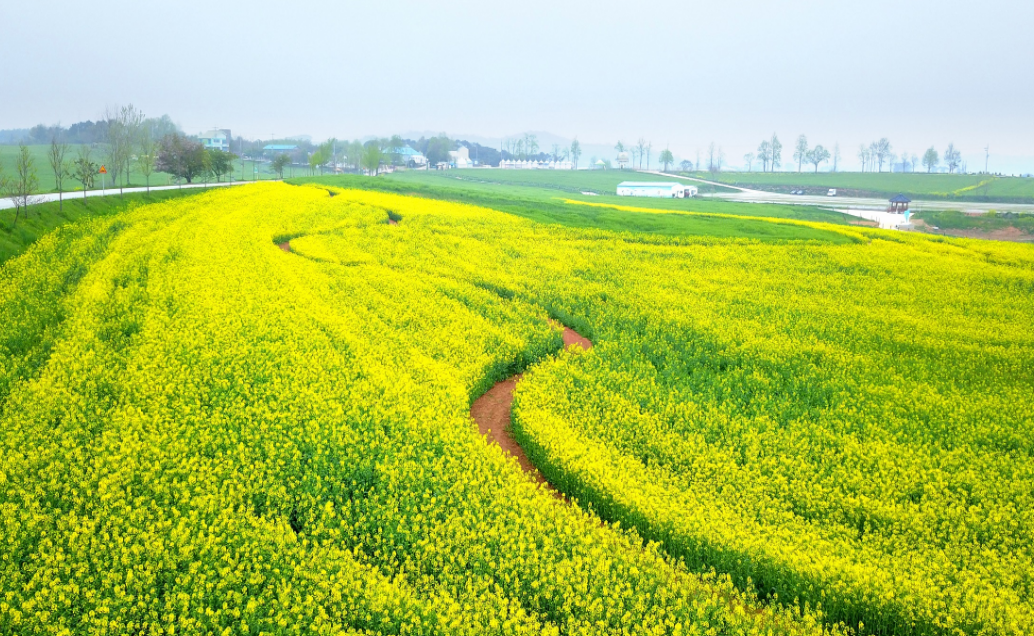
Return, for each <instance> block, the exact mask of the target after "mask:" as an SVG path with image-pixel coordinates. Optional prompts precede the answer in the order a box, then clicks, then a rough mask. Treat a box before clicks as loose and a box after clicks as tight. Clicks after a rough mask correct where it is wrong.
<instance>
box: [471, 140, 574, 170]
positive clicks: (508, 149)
mask: <svg viewBox="0 0 1034 636" xmlns="http://www.w3.org/2000/svg"><path fill="white" fill-rule="evenodd" d="M461 143H463V145H467V142H461ZM480 148H484V146H481V147H480ZM581 158H582V144H581V142H579V141H578V138H577V137H575V139H574V140H573V141H572V142H571V145H570V146H563V145H561V144H558V143H555V144H553V145H552V146H550V148H549V150H548V151H540V150H539V140H538V136H537V135H534V134H532V133H525V134H524V135H523V136H521V137H514V138H512V139H506V140H504V141H503V144H502V149H501V150H500V151H499V159H500V160H507V161H554V162H559V161H568V160H570V161H571V164H572V167H573V168H574V169H576V170H577V169H578V162H579V161H580V160H581ZM480 163H483V164H487V165H499V161H498V160H496V161H491V160H487V161H486V160H485V157H480Z"/></svg>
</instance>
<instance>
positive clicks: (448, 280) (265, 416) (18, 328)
mask: <svg viewBox="0 0 1034 636" xmlns="http://www.w3.org/2000/svg"><path fill="white" fill-rule="evenodd" d="M388 210H392V211H395V212H397V213H400V214H402V215H404V216H405V219H406V220H405V222H404V225H400V226H397V227H394V226H389V225H387V224H386V223H385V221H386V219H387V211H388ZM409 226H412V227H409ZM511 234H512V236H513V239H514V240H513V241H510V239H508V238H507V237H508V236H510V235H511ZM580 236H581V235H579V234H577V233H569V234H567V235H566V239H564V237H563V236H561V235H559V234H557V233H555V232H553V231H552V230H550V229H548V228H544V227H541V226H535V225H533V224H531V223H530V222H526V221H521V220H518V219H515V218H513V217H510V216H507V215H504V214H501V213H497V212H492V211H488V210H479V209H476V208H470V207H463V206H455V205H451V204H447V203H436V202H430V201H422V200H417V199H405V198H401V197H388V196H384V195H374V194H370V193H363V192H345V193H341V194H340V195H339V196H335V197H330V196H328V192H327V191H326V190H324V189H316V188H309V187H293V186H288V185H283V184H260V185H255V186H247V187H239V188H234V189H227V190H221V191H218V192H210V193H205V194H202V195H198V196H196V197H191V198H187V199H177V200H174V201H170V202H167V203H162V204H155V205H151V206H147V207H142V208H138V209H135V210H132V211H129V212H126V213H124V214H120V215H118V216H116V217H111V218H104V219H95V220H92V221H90V222H86V223H83V224H79V225H75V226H70V227H66V228H63V229H61V230H59V231H57V232H55V233H53V234H51V235H49V236H47V237H46V238H44V239H43V240H41V241H40V242H39V243H37V244H36V245H34V246H33V247H32V248H31V249H30V250H29V251H28V252H26V253H25V254H24V255H22V256H20V257H18V258H15V259H12V260H11V261H8V262H7V263H5V264H4V265H3V266H2V268H0V633H2V634H127V633H139V634H183V633H187V634H193V633H203V634H301V633H316V634H470V635H475V634H600V633H612V634H655V635H658V636H659V635H662V634H758V635H761V634H809V635H811V634H814V635H819V634H824V633H831V632H834V633H835V632H839V631H841V630H840V628H836V627H829V626H828V624H827V619H826V618H825V617H824V616H823V615H821V613H818V612H815V611H814V610H808V611H800V610H797V609H792V608H790V609H785V608H780V607H778V606H771V607H769V606H768V605H766V604H763V603H761V602H760V601H758V600H757V599H755V598H753V597H752V596H751V595H750V594H749V593H743V592H741V591H738V590H737V589H736V588H735V587H734V586H733V584H732V582H731V580H730V579H729V578H728V577H723V576H720V575H717V574H713V573H702V574H700V573H693V572H691V571H690V570H689V569H688V568H687V567H686V566H685V565H684V564H682V563H681V562H680V561H679V560H678V559H673V558H671V557H669V556H667V555H666V554H664V553H663V552H662V551H660V550H659V548H658V546H657V545H656V544H650V545H645V546H644V544H643V543H642V541H641V539H640V538H639V537H638V536H637V535H636V534H635V533H634V532H632V531H628V530H622V529H620V528H616V527H612V526H604V525H601V524H600V523H599V520H598V518H597V517H595V516H594V515H591V514H590V513H588V512H585V511H583V510H581V509H580V508H578V507H576V506H570V505H567V504H564V503H563V502H558V501H557V500H556V499H555V498H554V497H553V496H551V495H550V494H549V493H548V492H546V491H545V490H544V489H543V488H541V487H540V486H538V485H536V484H534V483H533V482H532V481H531V480H530V479H528V478H527V477H526V476H525V475H524V474H522V473H521V472H520V470H519V469H518V468H517V465H516V462H515V461H514V460H512V459H511V458H508V457H507V456H505V455H503V454H502V453H501V452H500V451H499V449H498V448H496V447H493V446H490V445H488V443H487V442H486V441H485V440H484V439H483V438H482V437H480V436H479V435H478V434H477V432H476V428H475V427H474V426H473V422H472V421H471V420H470V418H469V408H470V404H471V401H472V400H473V398H474V397H476V396H477V395H479V394H481V393H482V392H484V391H485V390H486V389H487V388H488V387H489V386H490V385H491V384H492V382H494V381H495V380H498V379H502V378H504V377H507V376H509V375H511V374H512V373H513V372H515V371H517V370H520V369H522V368H524V367H526V366H528V365H530V364H532V363H536V362H538V361H540V360H543V359H546V358H548V357H549V356H550V355H551V354H553V353H555V352H557V351H558V350H559V349H560V347H561V338H560V334H559V332H558V331H556V330H555V329H554V328H553V327H551V326H550V325H549V323H548V322H547V321H546V320H545V318H546V317H547V310H546V309H545V308H544V307H543V306H542V305H540V304H537V303H536V302H534V301H532V300H530V299H524V298H521V297H518V296H515V295H513V294H506V293H505V286H506V285H508V284H509V281H510V280H511V278H509V277H508V276H506V275H503V272H502V271H501V270H498V269H497V268H496V265H493V264H487V263H484V260H483V259H487V258H490V257H493V256H494V254H495V250H504V251H507V252H510V253H512V254H518V253H519V252H520V250H521V249H523V248H522V247H521V245H522V241H530V242H539V243H542V244H543V245H545V244H547V243H549V242H551V241H553V240H555V239H557V238H561V239H564V240H572V241H584V240H585V237H584V236H582V237H581V238H579V237H580ZM429 237H435V238H433V240H427V239H428V238H429ZM289 239H293V242H292V246H295V247H296V251H297V253H295V254H288V253H285V252H284V251H282V250H281V249H279V248H278V247H277V244H279V243H281V242H283V241H285V240H289ZM500 240H501V241H503V243H502V244H500V245H496V246H494V247H493V248H492V250H493V251H491V252H487V251H486V252H484V253H483V254H479V253H477V251H476V249H477V247H478V246H479V245H481V246H485V247H487V246H488V245H491V244H494V243H495V242H496V241H500ZM374 248H376V249H374ZM439 250H440V251H449V250H460V251H456V252H455V253H454V254H453V255H452V257H451V260H450V261H441V262H436V261H435V260H434V253H433V252H434V251H439ZM416 262H420V263H422V266H421V267H419V268H417V269H412V268H411V263H416ZM460 263H462V266H460ZM479 264H484V265H485V267H484V272H483V274H484V275H482V272H479V271H478V270H479ZM493 272H498V274H495V275H493Z"/></svg>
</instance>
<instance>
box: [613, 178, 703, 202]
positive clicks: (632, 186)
mask: <svg viewBox="0 0 1034 636" xmlns="http://www.w3.org/2000/svg"><path fill="white" fill-rule="evenodd" d="M696 195H697V187H696V186H687V185H682V184H681V183H673V182H668V181H622V182H621V183H619V184H618V196H619V197H660V198H670V199H683V198H686V197H695V196H696Z"/></svg>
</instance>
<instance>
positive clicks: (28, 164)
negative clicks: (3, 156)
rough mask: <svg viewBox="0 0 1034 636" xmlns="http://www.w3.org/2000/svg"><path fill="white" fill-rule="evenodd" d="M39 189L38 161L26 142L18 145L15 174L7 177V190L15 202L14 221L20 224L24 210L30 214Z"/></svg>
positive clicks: (12, 225)
mask: <svg viewBox="0 0 1034 636" xmlns="http://www.w3.org/2000/svg"><path fill="white" fill-rule="evenodd" d="M38 191H39V177H38V176H37V174H36V161H35V160H34V159H33V158H32V154H31V153H30V152H29V147H28V146H26V145H25V144H21V145H20V146H18V155H17V156H16V157H15V160H14V176H13V177H10V178H9V179H7V184H6V187H5V192H6V193H7V196H8V197H10V198H11V201H12V202H13V203H14V208H15V211H14V223H12V224H11V227H14V226H15V225H17V224H18V217H19V215H20V214H21V213H22V212H23V211H24V212H25V213H26V214H28V207H29V206H30V205H32V204H33V203H36V199H35V197H33V195H34V194H36V192H38Z"/></svg>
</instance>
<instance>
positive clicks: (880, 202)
mask: <svg viewBox="0 0 1034 636" xmlns="http://www.w3.org/2000/svg"><path fill="white" fill-rule="evenodd" d="M642 172H646V173H647V174H654V175H660V176H664V177H670V178H673V179H684V180H686V181H694V182H697V183H703V184H707V185H716V186H721V187H723V188H730V189H732V190H736V192H716V193H714V194H708V193H706V192H703V189H702V188H701V193H700V194H701V195H702V196H706V197H713V198H715V199H724V200H727V201H742V202H744V203H780V204H784V205H817V206H821V207H824V208H833V209H836V210H837V211H838V212H844V213H845V214H852V215H853V216H861V215H860V214H855V213H854V212H853V211H866V212H875V211H884V212H885V211H886V210H887V200H886V199H874V198H868V197H826V196H816V195H807V194H805V195H796V194H782V193H780V192H764V191H762V190H751V189H749V188H740V187H737V186H732V185H729V184H727V183H718V182H716V181H708V180H706V179H696V178H694V177H684V176H682V175H677V174H667V173H664V172H654V171H645V170H644V171H642ZM911 207H912V211H913V212H920V211H922V210H958V211H960V212H971V213H977V214H979V213H984V212H990V211H991V210H996V211H998V212H1017V213H1026V214H1034V205H1032V204H1029V203H978V202H970V201H912V205H911Z"/></svg>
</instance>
